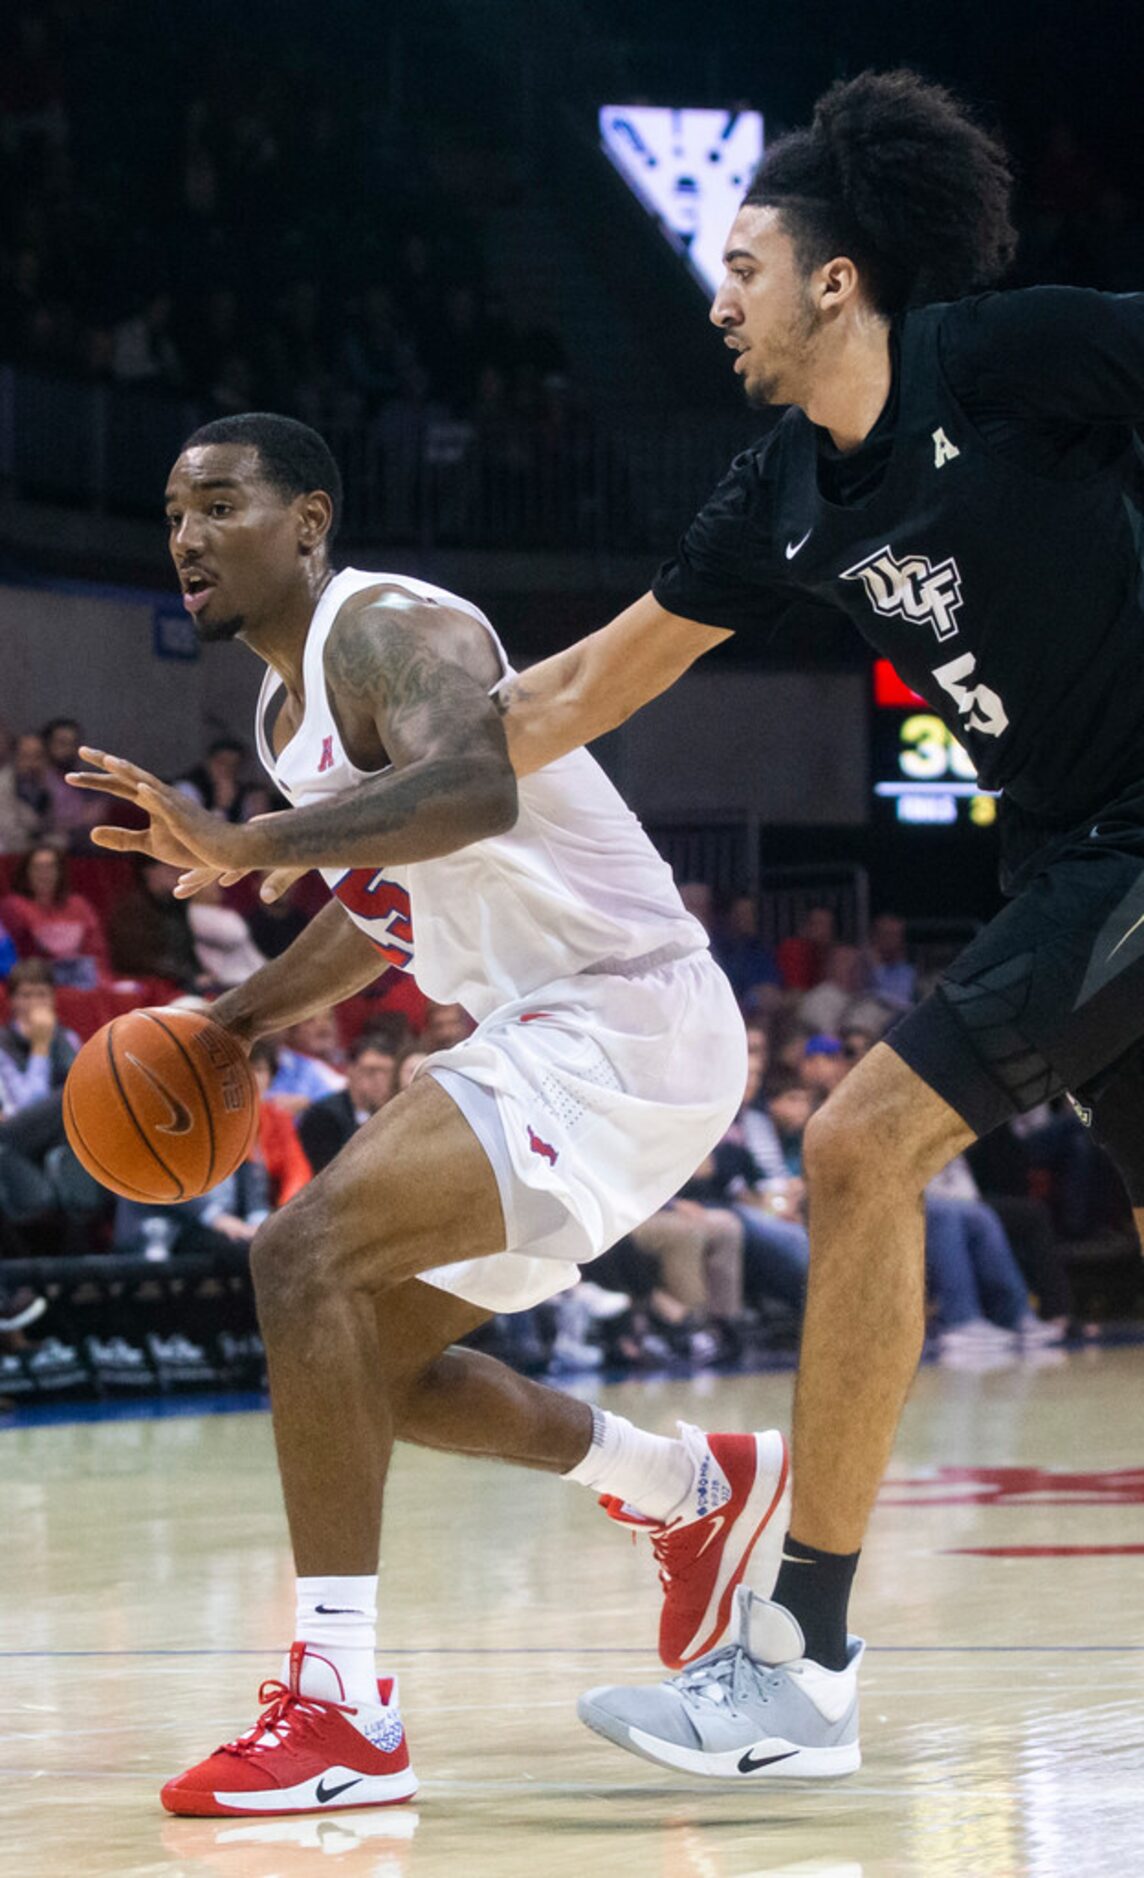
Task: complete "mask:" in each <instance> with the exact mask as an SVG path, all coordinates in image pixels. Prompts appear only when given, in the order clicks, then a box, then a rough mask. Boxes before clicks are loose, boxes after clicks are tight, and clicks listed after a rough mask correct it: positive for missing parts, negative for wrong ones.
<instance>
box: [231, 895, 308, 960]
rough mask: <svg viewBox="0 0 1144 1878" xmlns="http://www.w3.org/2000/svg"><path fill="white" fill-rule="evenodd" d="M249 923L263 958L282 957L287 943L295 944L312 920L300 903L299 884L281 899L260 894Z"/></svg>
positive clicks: (249, 914)
mask: <svg viewBox="0 0 1144 1878" xmlns="http://www.w3.org/2000/svg"><path fill="white" fill-rule="evenodd" d="M246 923H247V925H248V926H249V927H250V936H251V938H252V939H253V941H254V943H255V945H256V946H257V947H258V950H259V951H260V952H261V954H262V956H263V958H267V959H278V958H281V956H282V954H283V953H284V952H285V950H286V948H287V946H289V945H292V944H293V943H294V940H295V939H296V938H297V937H298V934H299V933H300V932H301V931H302V930H303V928H304V927H305V926H307V925H308V924H309V921H308V917H307V915H306V914H305V913H304V912H303V910H302V908H301V907H300V906H299V904H298V887H297V884H296V883H295V885H294V886H293V887H289V888H288V889H287V890H286V892H285V893H283V894H281V895H280V896H279V897H278V899H277V900H263V899H262V898H261V896H258V897H256V898H255V900H254V902H253V904H252V905H251V907H250V910H249V912H248V913H247V915H246Z"/></svg>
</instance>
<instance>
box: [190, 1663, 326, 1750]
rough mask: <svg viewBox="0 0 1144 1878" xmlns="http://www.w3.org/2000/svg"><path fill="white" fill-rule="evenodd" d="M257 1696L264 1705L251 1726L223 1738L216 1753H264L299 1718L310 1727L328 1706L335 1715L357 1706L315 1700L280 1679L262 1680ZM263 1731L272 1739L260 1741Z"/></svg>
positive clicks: (278, 1742)
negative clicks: (225, 1738) (228, 1737)
mask: <svg viewBox="0 0 1144 1878" xmlns="http://www.w3.org/2000/svg"><path fill="white" fill-rule="evenodd" d="M258 1700H259V1701H260V1702H263V1703H265V1705H266V1706H265V1707H264V1708H263V1711H262V1713H261V1715H260V1716H259V1717H258V1720H257V1721H256V1722H255V1724H254V1726H253V1727H252V1728H248V1729H247V1730H246V1733H245V1734H241V1735H239V1736H237V1738H236V1739H235V1740H234V1741H224V1742H223V1744H222V1746H221V1747H220V1748H217V1749H216V1750H215V1751H216V1753H218V1754H238V1755H249V1754H265V1753H266V1752H267V1750H268V1749H269V1748H270V1747H272V1746H277V1745H278V1744H280V1743H282V1742H284V1741H285V1739H286V1736H287V1735H288V1734H289V1733H290V1732H291V1730H292V1729H295V1728H296V1727H297V1725H298V1723H299V1722H301V1723H302V1725H303V1727H312V1725H313V1723H314V1722H315V1721H318V1720H320V1719H321V1716H322V1714H323V1713H324V1712H325V1711H327V1710H329V1709H336V1710H337V1711H338V1714H339V1715H356V1714H357V1709H356V1708H354V1707H353V1706H352V1705H351V1704H350V1703H348V1702H318V1701H315V1700H313V1699H312V1698H309V1697H307V1696H303V1695H298V1694H296V1693H295V1691H294V1690H293V1689H291V1688H289V1687H288V1686H287V1684H286V1683H284V1682H278V1681H277V1680H270V1681H267V1682H264V1683H262V1685H261V1686H260V1688H259V1691H258ZM263 1735H273V1736H274V1741H273V1742H270V1741H264V1740H263V1739H262V1736H263Z"/></svg>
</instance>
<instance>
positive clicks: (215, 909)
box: [187, 885, 266, 991]
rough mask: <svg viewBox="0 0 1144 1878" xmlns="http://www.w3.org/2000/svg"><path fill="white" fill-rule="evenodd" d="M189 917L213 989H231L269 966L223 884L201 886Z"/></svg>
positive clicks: (202, 968)
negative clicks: (223, 889) (265, 966)
mask: <svg viewBox="0 0 1144 1878" xmlns="http://www.w3.org/2000/svg"><path fill="white" fill-rule="evenodd" d="M187 918H188V920H189V922H190V928H191V936H192V938H193V939H194V942H195V955H196V957H197V958H198V961H199V965H200V968H201V970H202V972H203V974H204V977H205V978H206V980H207V981H208V982H209V985H210V988H211V989H212V990H216V991H229V990H230V989H231V987H232V986H234V985H241V984H242V983H243V981H244V980H245V979H247V978H249V977H250V974H251V973H252V972H256V971H257V970H258V968H259V966H260V965H265V963H266V960H265V959H264V958H263V956H262V954H261V952H260V951H259V950H258V947H257V946H256V945H255V943H254V939H253V937H252V935H251V931H250V927H249V926H248V925H247V923H246V921H245V919H244V918H243V916H242V914H241V913H240V912H239V911H238V908H237V907H234V906H229V905H228V904H227V902H226V899H225V898H224V895H223V891H222V888H221V887H219V886H217V885H214V886H210V887H202V888H200V889H199V892H198V893H197V894H196V895H195V897H194V899H193V900H191V901H190V902H188V906H187Z"/></svg>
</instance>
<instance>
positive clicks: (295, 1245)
mask: <svg viewBox="0 0 1144 1878" xmlns="http://www.w3.org/2000/svg"><path fill="white" fill-rule="evenodd" d="M320 1247H321V1239H320V1238H317V1239H316V1238H315V1236H314V1234H313V1231H312V1229H311V1227H310V1226H309V1225H308V1223H307V1222H306V1221H305V1220H303V1219H300V1218H298V1216H297V1215H296V1214H295V1212H294V1209H293V1208H291V1209H290V1210H289V1211H288V1212H285V1213H271V1214H270V1215H269V1217H268V1218H267V1219H265V1220H263V1222H262V1224H261V1226H260V1227H259V1228H258V1231H257V1232H256V1233H255V1235H254V1238H253V1239H252V1240H251V1244H250V1279H251V1283H252V1285H253V1287H254V1296H255V1299H256V1301H257V1304H258V1314H259V1319H260V1321H261V1322H262V1323H263V1324H266V1323H267V1321H268V1320H272V1319H274V1318H276V1317H277V1315H278V1313H279V1312H287V1313H288V1312H292V1311H296V1310H298V1309H299V1307H300V1306H301V1305H302V1304H303V1303H304V1302H305V1300H306V1299H307V1297H308V1296H310V1295H311V1294H312V1293H313V1291H314V1289H315V1288H316V1287H318V1286H320V1285H321V1284H322V1282H323V1274H322V1269H321V1254H320Z"/></svg>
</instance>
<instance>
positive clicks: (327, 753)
mask: <svg viewBox="0 0 1144 1878" xmlns="http://www.w3.org/2000/svg"><path fill="white" fill-rule="evenodd" d="M333 767H334V739H333V735H332V733H331V735H330V736H328V737H323V738H322V756H321V761H320V762H319V764H318V774H319V776H320V775H321V774H322V771H323V770H327V769H333Z"/></svg>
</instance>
